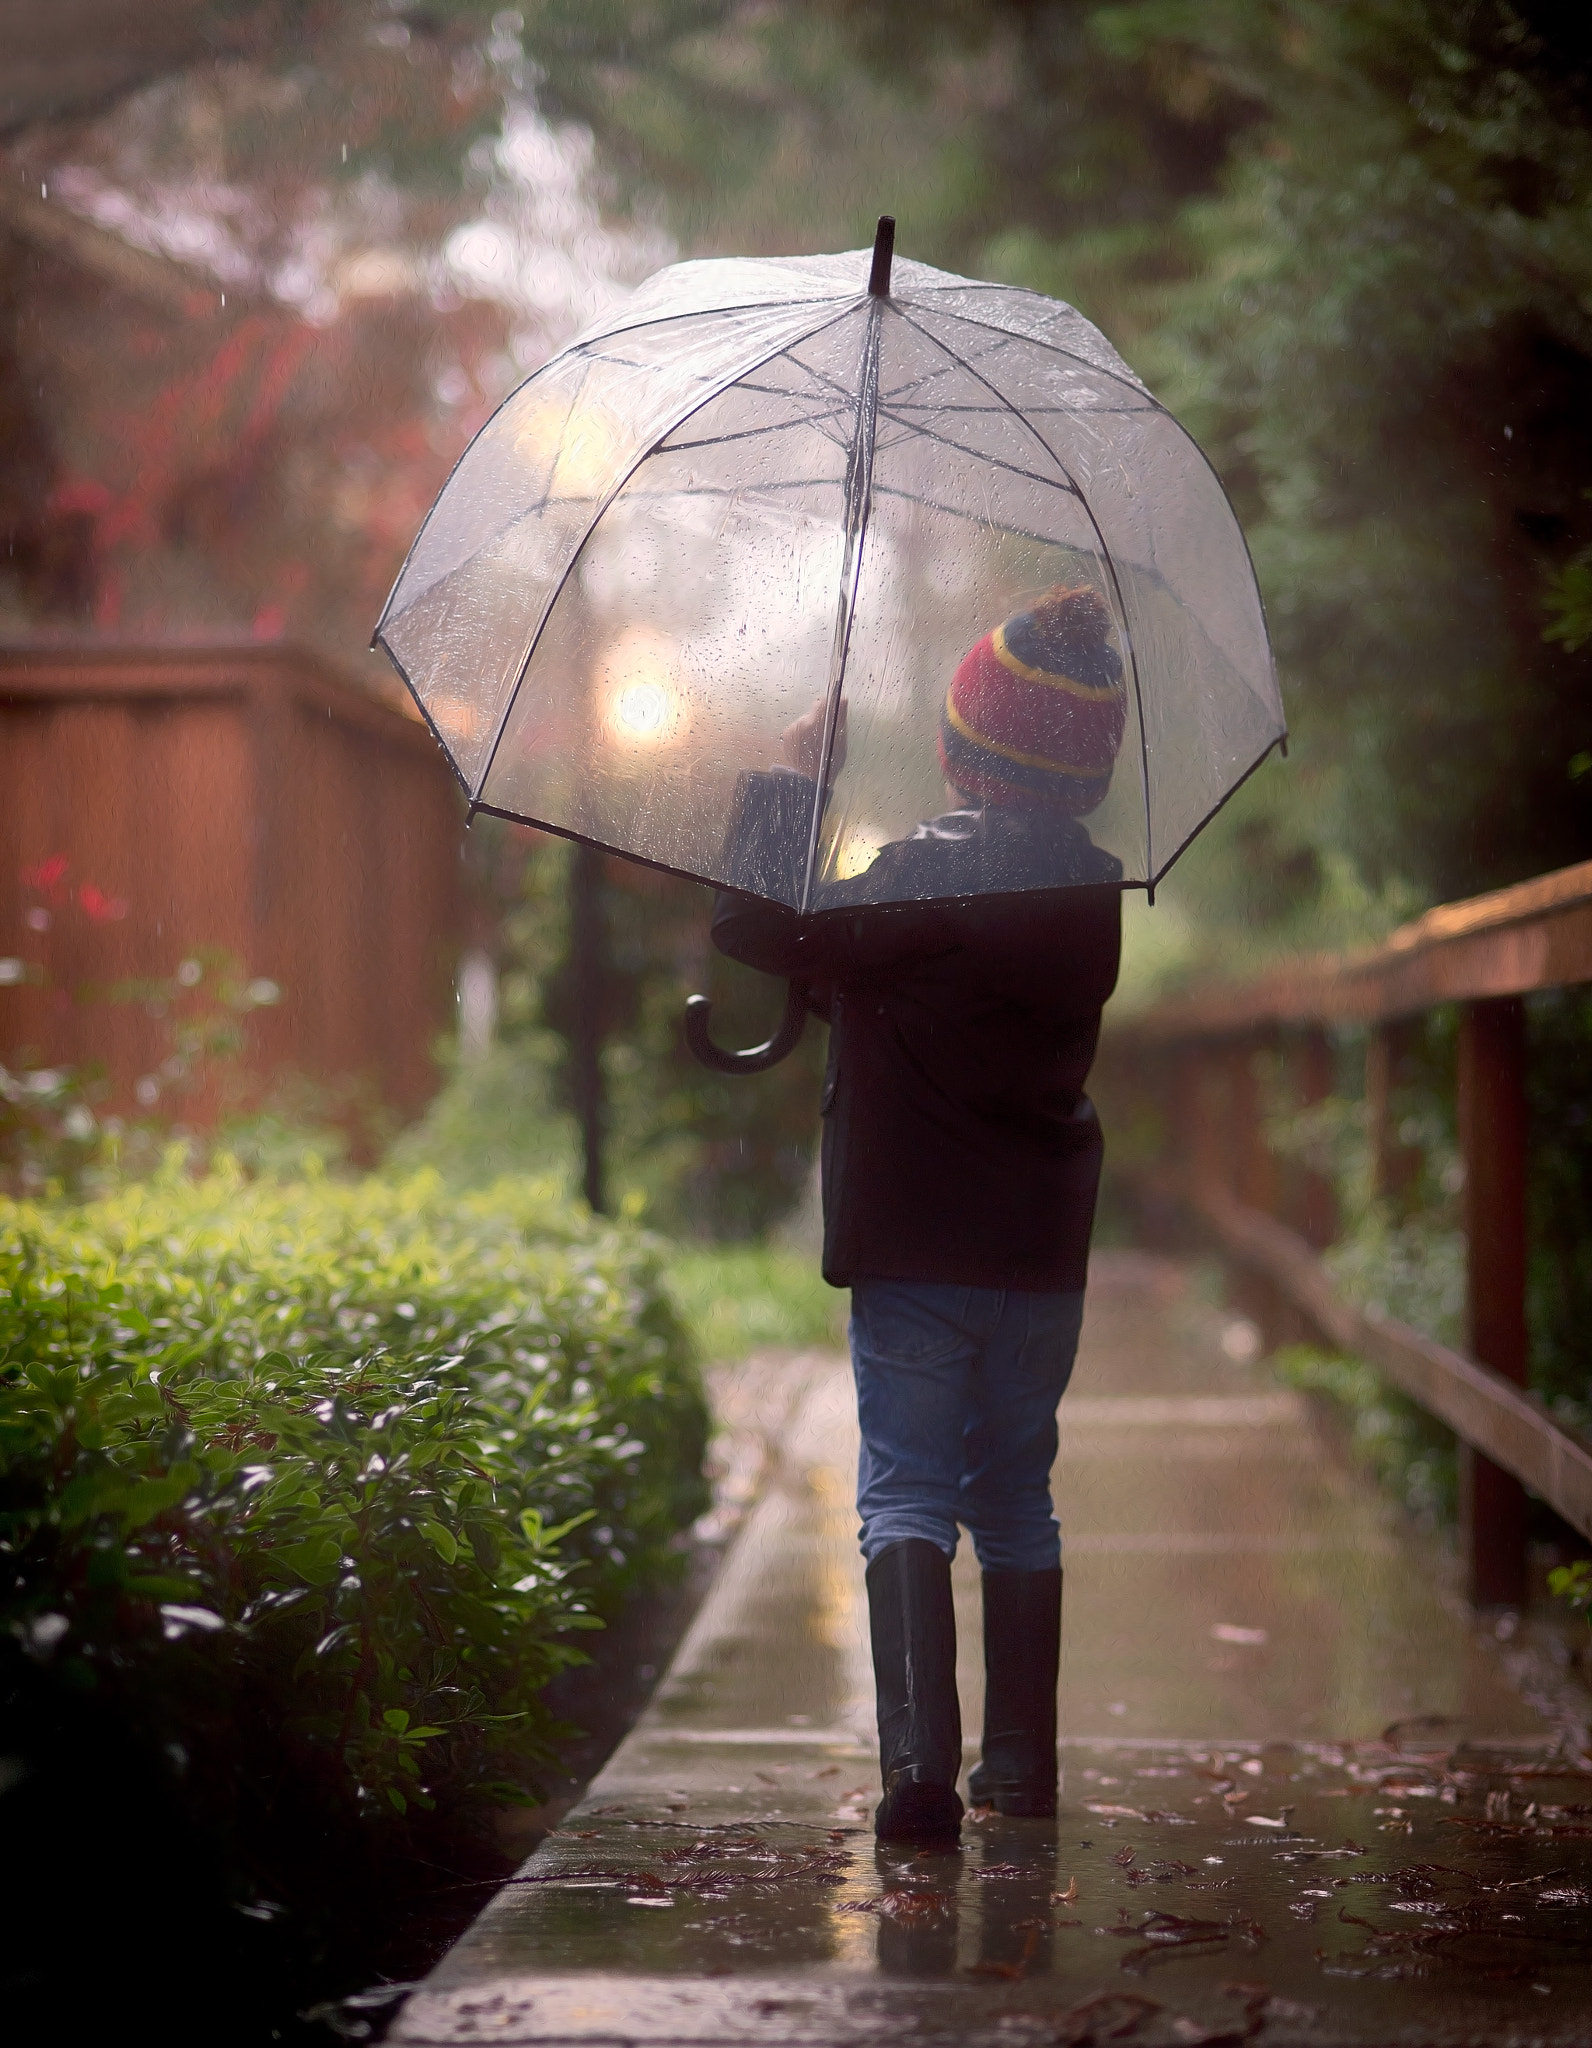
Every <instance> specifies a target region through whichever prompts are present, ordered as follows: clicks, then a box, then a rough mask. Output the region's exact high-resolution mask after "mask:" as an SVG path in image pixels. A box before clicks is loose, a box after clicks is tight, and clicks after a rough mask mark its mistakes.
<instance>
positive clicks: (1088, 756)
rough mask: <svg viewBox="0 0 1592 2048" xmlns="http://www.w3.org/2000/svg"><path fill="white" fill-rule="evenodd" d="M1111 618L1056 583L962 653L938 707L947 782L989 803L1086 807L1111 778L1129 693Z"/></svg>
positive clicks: (1099, 602) (1077, 810)
mask: <svg viewBox="0 0 1592 2048" xmlns="http://www.w3.org/2000/svg"><path fill="white" fill-rule="evenodd" d="M1111 630H1112V619H1111V613H1110V611H1109V610H1108V609H1107V607H1106V604H1105V600H1104V599H1103V598H1102V597H1101V596H1100V593H1099V592H1098V591H1097V590H1095V589H1093V588H1092V587H1091V586H1090V585H1089V584H1086V583H1085V584H1077V585H1073V586H1068V585H1065V584H1060V583H1058V584H1055V585H1054V586H1053V587H1052V588H1051V589H1049V590H1047V591H1046V592H1045V594H1044V596H1043V597H1042V598H1040V600H1039V602H1038V603H1037V604H1036V605H1034V607H1033V608H1032V610H1030V611H1026V612H1015V613H1013V615H1012V616H1011V618H1009V619H1008V620H1007V621H1006V623H1005V624H1004V625H1003V626H997V627H996V628H995V630H994V632H993V633H986V634H985V635H984V637H983V639H982V640H980V641H979V643H978V645H977V646H976V647H974V648H972V649H970V650H969V652H968V653H967V654H966V655H965V656H964V657H963V659H962V664H961V666H960V667H959V668H958V669H957V671H956V674H955V676H954V677H953V678H952V680H951V687H950V689H949V690H948V691H947V692H946V695H945V708H944V710H943V711H942V712H941V714H940V763H941V766H942V767H943V768H944V770H945V775H946V780H947V781H949V782H951V783H953V784H954V785H955V786H956V788H958V789H961V790H965V791H966V792H967V793H968V795H969V796H981V797H983V798H985V799H986V800H987V801H988V802H990V803H995V804H1011V805H1013V806H1017V807H1022V808H1027V809H1037V808H1041V807H1043V808H1045V809H1049V810H1062V811H1066V812H1068V813H1070V814H1071V815H1072V816H1073V817H1081V816H1082V815H1083V814H1084V813H1085V812H1086V811H1092V810H1093V809H1094V808H1095V806H1096V805H1097V804H1098V803H1099V802H1100V801H1101V799H1102V798H1103V797H1104V796H1105V793H1106V791H1107V790H1108V789H1109V788H1110V786H1111V770H1112V767H1113V766H1114V764H1115V762H1116V758H1117V749H1118V748H1119V747H1120V746H1121V745H1122V728H1123V723H1124V720H1125V717H1126V709H1127V699H1126V696H1125V694H1124V691H1123V687H1122V661H1121V658H1120V656H1119V655H1118V654H1117V651H1116V649H1115V648H1114V647H1113V646H1112V645H1111V637H1110V636H1111Z"/></svg>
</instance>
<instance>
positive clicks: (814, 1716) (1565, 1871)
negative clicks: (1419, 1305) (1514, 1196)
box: [394, 1253, 1592, 2048]
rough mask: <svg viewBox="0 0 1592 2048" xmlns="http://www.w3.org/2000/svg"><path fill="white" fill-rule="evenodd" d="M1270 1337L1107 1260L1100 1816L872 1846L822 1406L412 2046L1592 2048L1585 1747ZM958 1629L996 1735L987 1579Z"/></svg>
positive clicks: (1075, 1632) (1089, 1336) (1095, 1553)
mask: <svg viewBox="0 0 1592 2048" xmlns="http://www.w3.org/2000/svg"><path fill="white" fill-rule="evenodd" d="M1243 1336H1244V1331H1243V1329H1242V1326H1239V1325H1236V1324H1234V1323H1232V1322H1231V1321H1229V1320H1228V1319H1226V1318H1224V1317H1222V1316H1221V1315H1219V1314H1218V1313H1216V1312H1215V1311H1213V1310H1211V1309H1209V1308H1205V1307H1202V1306H1201V1304H1200V1302H1199V1301H1198V1299H1197V1296H1196V1294H1195V1292H1194V1290H1193V1289H1192V1287H1191V1285H1190V1282H1189V1278H1188V1275H1187V1274H1186V1273H1185V1272H1184V1271H1183V1270H1182V1269H1180V1268H1178V1267H1176V1266H1174V1265H1171V1264H1169V1263H1167V1262H1163V1261H1159V1260H1155V1259H1151V1258H1148V1257H1144V1256H1141V1255H1137V1254H1125V1253H1119V1254H1107V1255H1102V1256H1100V1257H1099V1258H1098V1259H1097V1261H1096V1269H1095V1274H1094V1279H1093V1283H1092V1286H1091V1295H1090V1307H1089V1314H1088V1318H1087V1321H1086V1326H1085V1338H1084V1346H1083V1351H1082V1355H1081V1358H1080V1365H1079V1370H1078V1374H1077V1376H1076V1379H1075V1382H1074V1386H1073V1388H1072V1389H1071V1390H1070V1391H1069V1393H1068V1395H1067V1398H1066V1400H1065V1401H1064V1402H1063V1404H1062V1422H1063V1443H1062V1455H1061V1459H1060V1461H1059V1464H1058V1468H1057V1482H1056V1490H1057V1499H1058V1503H1059V1513H1060V1517H1061V1521H1062V1526H1063V1530H1064V1532H1065V1539H1066V1556H1067V1579H1066V1603H1065V1620H1064V1651H1063V1658H1064V1675H1063V1685H1062V1728H1063V1761H1064V1767H1065V1770H1064V1790H1063V1805H1062V1813H1061V1818H1060V1820H1059V1821H1058V1822H1056V1823H1055V1824H1050V1823H1039V1822H1004V1821H1000V1820H994V1819H991V1820H985V1821H983V1822H982V1823H970V1824H969V1825H968V1826H967V1827H966V1828H965V1829H964V1833H963V1849H962V1852H961V1854H960V1855H941V1854H920V1855H910V1854H902V1853H900V1852H898V1851H891V1852H883V1851H879V1850H877V1849H876V1847H875V1845H874V1842H873V1840H872V1835H871V1832H870V1829H869V1816H870V1814H871V1810H872V1804H873V1801H874V1799H875V1797H876V1796H877V1779H876V1767H875V1759H874V1755H873V1747H872V1734H871V1727H870V1722H871V1713H872V1709H871V1686H870V1679H869V1672H868V1667H867V1653H866V1624H865V1615H864V1612H863V1607H862V1579H861V1571H860V1566H859V1563H858V1560H857V1556H856V1550H855V1541H854V1518H853V1515H852V1511H851V1505H850V1500H851V1485H852V1464H853V1460H854V1456H855V1430H854V1424H853V1422H852V1418H851V1413H850V1386H849V1378H848V1375H847V1373H846V1370H845V1367H844V1362H843V1361H841V1360H834V1361H824V1360H821V1359H819V1360H812V1361H809V1362H808V1363H807V1365H806V1366H805V1367H804V1368H803V1369H802V1372H801V1373H800V1374H799V1375H798V1379H797V1381H796V1383H794V1384H793V1383H792V1380H791V1375H790V1368H789V1366H788V1365H787V1366H785V1367H784V1368H782V1372H783V1379H782V1383H781V1387H780V1399H781V1402H782V1403H788V1406H789V1412H790V1415H791V1418H792V1419H791V1421H790V1423H789V1425H788V1427H787V1428H786V1430H785V1432H784V1446H783V1459H782V1462H781V1464H780V1467H779V1469H778V1472H777V1474H776V1475H775V1478H774V1481H773V1483H772V1484H770V1485H769V1486H768V1487H767V1488H766V1489H765V1491H764V1492H763V1494H762V1496H761V1498H760V1500H759V1501H758V1504H757V1505H756V1507H755V1508H754V1510H753V1511H752V1513H751V1515H750V1517H749V1518H748V1521H747V1523H746V1525H745V1527H744V1528H743V1530H742V1531H741V1533H740V1536H739V1537H738V1539H737V1541H736V1543H735V1545H734V1547H733V1549H732V1550H731V1552H730V1554H729V1556H728V1557H727V1559H726V1562H725V1564H724V1567H723V1569H722V1571H721V1573H720V1576H719V1578H718V1580H717V1581H716V1583H715V1585H714V1587H713V1589H712V1591H711V1593H710V1594H709V1596H708V1599H707V1601H706V1602H705V1604H704V1606H703V1608H702V1610H701V1611H700V1613H699V1615H698V1617H697V1619H696V1622H695V1624H694V1625H693V1627H692V1629H691V1631H690V1633H689V1634H688V1636H687V1638H686V1640H685V1642H684V1643H683V1644H682V1646H681V1649H680V1651H679V1653H678V1655H677V1656H676V1659H675V1662H674V1665H673V1666H672V1668H671V1670H670V1672H669V1674H668V1676H667V1678H666V1679H665V1681H664V1683H663V1684H662V1686H661V1687H660V1689H659V1692H658V1694H657V1696H656V1698H655V1700H654V1702H653V1704H652V1706H651V1707H650V1708H649V1710H648V1712H647V1714H646V1715H645V1717H644V1718H643V1720H642V1721H641V1722H640V1723H639V1724H638V1726H637V1727H636V1729H635V1730H634V1731H633V1733H632V1734H631V1735H630V1737H629V1738H628V1739H627V1740H626V1742H625V1743H624V1744H623V1745H622V1746H621V1748H620V1749H619V1750H618V1751H617V1752H616V1754H615V1755H614V1757H613V1759H612V1760H611V1762H610V1763H609V1765H608V1767H607V1768H606V1769H605V1770H604V1772H603V1773H602V1775H601V1776H600V1777H599V1778H598V1779H597V1781H596V1782H595V1783H594V1784H593V1785H592V1787H591V1789H590V1791H589V1793H588V1795H587V1797H586V1799H585V1800H584V1801H583V1802H582V1804H581V1805H580V1806H579V1807H578V1808H577V1809H575V1811H573V1812H572V1813H571V1814H570V1815H569V1816H568V1818H567V1819H566V1820H565V1822H564V1824H563V1825H562V1827H561V1828H560V1829H559V1830H558V1831H557V1832H556V1833H555V1834H554V1835H553V1836H551V1837H549V1839H548V1840H547V1841H546V1842H545V1843H544V1844H543V1846H542V1848H541V1849H540V1850H538V1852H537V1854H536V1855H535V1856H534V1857H532V1858H531V1860H530V1861H529V1863H527V1865H526V1866H525V1867H524V1869H523V1870H522V1871H521V1872H520V1873H519V1875H518V1876H517V1877H516V1878H515V1879H514V1880H513V1881H511V1883H510V1884H508V1885H507V1886H505V1888H504V1889H503V1891H502V1892H501V1893H499V1894H498V1896H497V1897H496V1898H495V1899H494V1901H493V1903H492V1904H491V1906H490V1907H489V1908H488V1909H487V1911H486V1912H485V1913H483V1915H482V1916H481V1918H480V1919H479V1920H478V1921H477V1923H476V1924H475V1926H474V1927H473V1928H472V1930H471V1931H470V1933H469V1934H468V1935H467V1936H466V1937H465V1938H464V1940H462V1941H461V1942H460V1943H459V1944H458V1946H457V1947H456V1948H455V1949H454V1950H453V1951H452V1952H451V1954H450V1955H449V1956H448V1957H447V1958H446V1959H445V1960H444V1962H443V1963H442V1964H441V1966H440V1967H439V1968H438V1970H437V1971H436V1972H435V1973H434V1974H433V1976H432V1977H431V1978H430V1979H429V1980H428V1982H427V1984H426V1985H425V1986H423V1987H422V1989H421V1990H420V1991H419V1992H418V1993H417V1994H416V1995H415V1996H413V1997H412V1998H411V1999H410V2000H409V2003H408V2005H407V2006H406V2007H405V2009H404V2011H403V2013H402V2014H401V2016H400V2018H399V2020H398V2022H397V2025H396V2027H395V2029H394V2037H395V2038H397V2039H400V2040H403V2041H406V2042H409V2043H427V2042H430V2043H439V2044H440V2043H444V2042H446V2043H464V2042H486V2041H502V2042H526V2043H530V2042H537V2043H550V2042H570V2043H574V2042H582V2043H595V2042H599V2041H601V2042H618V2041H634V2042H646V2043H663V2042H680V2043H687V2042H704V2043H707V2042H712V2043H730V2042H768V2043H774V2042H792V2043H813V2044H820V2043H823V2044H829V2043H835V2044H839V2043H850V2042H858V2043H861V2042H873V2041H876V2040H883V2039H888V2040H890V2041H892V2042H894V2041H903V2042H908V2043H924V2044H931V2043H938V2042H942V2041H979V2042H989V2043H996V2042H1000V2043H1009V2044H1014V2048H1021V2044H1024V2043H1027V2042H1029V2041H1033V2042H1035V2043H1072V2044H1083V2043H1085V2042H1093V2041H1098V2042H1105V2041H1107V2040H1112V2041H1116V2040H1123V2041H1133V2042H1136V2043H1140V2044H1143V2048H1161V2044H1163V2043H1167V2044H1169V2043H1183V2044H1187V2048H1197V2044H1199V2043H1202V2042H1203V2043H1207V2044H1211V2048H1214V2044H1215V2043H1216V2042H1218V2041H1220V2042H1223V2043H1227V2042H1234V2041H1239V2040H1246V2039H1255V2040H1259V2041H1261V2042H1263V2043H1268V2044H1269V2043H1278V2044H1284V2043H1292V2042H1296V2041H1297V2042H1299V2043H1302V2044H1303V2043H1320V2044H1322V2048H1328V2044H1342V2048H1347V2044H1349V2043H1366V2044H1369V2043H1381V2042H1389V2043H1393V2042H1398V2043H1407V2044H1411V2048H1413V2044H1415V2043H1421V2042H1430V2043H1439V2042H1441V2043H1453V2044H1459V2043H1482V2042H1486V2043H1489V2044H1492V2043H1514V2044H1520V2048H1525V2044H1527V2043H1531V2042H1541V2043H1550V2042H1551V2043H1555V2044H1566V2048H1567V2044H1570V2043H1587V2044H1592V1768H1589V1766H1588V1764H1587V1762H1586V1760H1585V1759H1584V1757H1583V1755H1582V1753H1581V1752H1582V1747H1583V1745H1582V1741H1581V1740H1580V1739H1579V1738H1578V1737H1577V1736H1576V1734H1575V1733H1574V1731H1573V1730H1571V1729H1568V1728H1567V1727H1566V1726H1563V1725H1561V1726H1559V1727H1555V1726H1553V1725H1551V1724H1550V1722H1549V1721H1548V1720H1547V1719H1545V1718H1544V1716H1543V1715H1542V1714H1541V1713H1539V1712H1537V1711H1536V1710H1534V1708H1533V1707H1531V1706H1529V1705H1527V1704H1526V1702H1525V1700H1524V1699H1523V1698H1522V1696H1521V1694H1520V1692H1519V1691H1518V1690H1516V1688H1515V1686H1514V1685H1512V1684H1511V1683H1510V1680H1509V1653H1508V1652H1507V1651H1502V1650H1500V1648H1499V1646H1498V1645H1497V1644H1495V1643H1493V1642H1490V1641H1488V1640H1486V1639H1484V1638H1483V1637H1482V1636H1481V1635H1479V1634H1478V1633H1477V1632H1475V1631H1474V1630H1473V1629H1471V1628H1470V1627H1469V1626H1468V1625H1467V1624H1466V1623H1465V1622H1464V1621H1463V1619H1462V1618H1461V1617H1460V1615H1459V1613H1458V1610H1457V1609H1456V1608H1454V1607H1452V1606H1451V1605H1450V1604H1448V1603H1447V1602H1446V1600H1445V1598H1444V1595H1443V1571H1442V1567H1441V1563H1440V1560H1439V1559H1438V1557H1437V1554H1436V1552H1435V1551H1433V1550H1430V1549H1429V1548H1427V1547H1426V1546H1425V1545H1424V1544H1423V1543H1422V1542H1421V1541H1420V1540H1419V1539H1418V1538H1416V1537H1414V1536H1413V1535H1412V1534H1411V1532H1410V1530H1409V1528H1408V1525H1407V1524H1405V1523H1403V1522H1401V1521H1400V1520H1399V1519H1398V1518H1397V1517H1396V1516H1395V1515H1394V1514H1393V1513H1392V1512H1391V1511H1390V1510H1389V1509H1388V1507H1387V1506H1386V1504H1385V1503H1384V1502H1383V1501H1382V1500H1381V1499H1380V1498H1379V1497H1378V1496H1377V1495H1376V1493H1375V1492H1374V1491H1373V1490H1372V1489H1370V1488H1369V1487H1367V1486H1366V1485H1365V1484H1364V1483H1363V1482H1362V1481H1360V1480H1359V1479H1357V1478H1356V1477H1354V1476H1352V1475H1351V1474H1349V1473H1348V1472H1347V1471H1346V1470H1345V1469H1344V1467H1343V1465H1342V1464H1341V1462H1340V1461H1339V1460H1338V1459H1337V1458H1336V1457H1335V1456H1334V1455H1333V1453H1332V1451H1331V1449H1330V1447H1329V1446H1328V1444H1327V1443H1326V1441H1325V1440H1324V1438H1323V1437H1322V1436H1321V1434H1320V1433H1319V1426H1318V1424H1317V1422H1316V1421H1315V1419H1314V1417H1313V1415H1312V1413H1311V1410H1310V1409H1309V1407H1308V1405H1307V1404H1306V1403H1304V1402H1303V1401H1301V1400H1299V1399H1298V1398H1296V1397H1295V1396H1293V1395H1291V1394H1289V1393H1286V1392H1283V1391H1279V1390H1278V1388H1277V1387H1276V1385H1275V1383H1274V1382H1272V1381H1271V1380H1269V1379H1268V1377H1267V1376H1266V1374H1265V1372H1264V1370H1263V1369H1262V1368H1260V1367H1259V1366H1257V1365H1255V1364H1253V1363H1249V1362H1246V1361H1245V1360H1244V1358H1243V1357H1242V1352H1243V1349H1244V1346H1243V1343H1242V1339H1243ZM1224 1338H1225V1340H1226V1343H1225V1348H1224V1341H1223V1340H1224ZM1233 1352H1238V1353H1239V1354H1240V1355H1239V1356H1236V1357H1235V1356H1232V1355H1230V1354H1231V1353H1233ZM748 1391H749V1390H748V1389H747V1388H746V1387H745V1386H744V1385H743V1386H742V1387H740V1388H739V1389H738V1390H737V1393H738V1398H740V1399H741V1400H742V1401H743V1402H744V1401H745V1400H746V1399H747V1398H748ZM751 1391H752V1393H754V1394H755V1389H753V1390H751ZM958 1598H959V1618H960V1626H961V1632H962V1645H963V1654H962V1694H963V1711H964V1718H965V1721H966V1725H967V1727H968V1729H969V1730H970V1731H971V1732H973V1733H975V1734H976V1731H977V1728H978V1725H979V1717H980V1712H981V1699H980V1694H981V1683H980V1680H981V1673H980V1670H979V1648H978V1645H979V1631H978V1620H977V1612H978V1610H977V1575H976V1572H975V1570H974V1569H973V1567H972V1564H971V1561H970V1559H968V1558H966V1557H965V1556H964V1557H963V1558H962V1559H961V1560H959V1563H958ZM1514 1675H1515V1676H1516V1677H1518V1676H1519V1671H1518V1670H1517V1671H1516V1672H1515V1674H1514ZM971 1753H972V1752H971V1745H970V1755H971Z"/></svg>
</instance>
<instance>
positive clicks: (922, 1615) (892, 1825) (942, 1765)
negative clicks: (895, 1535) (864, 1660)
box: [868, 1537, 962, 1848]
mask: <svg viewBox="0 0 1592 2048" xmlns="http://www.w3.org/2000/svg"><path fill="white" fill-rule="evenodd" d="M868 1633H869V1635H870V1637H871V1639H872V1643H873V1679H874V1686H875V1689H876V1691H877V1694H878V1703H879V1775H880V1777H881V1778H882V1779H883V1781H884V1798H883V1799H882V1800H881V1801H880V1802H879V1810H878V1812H877V1813H876V1814H875V1815H874V1821H873V1827H874V1833H875V1834H876V1835H877V1836H878V1838H879V1840H880V1841H881V1842H916V1843H918V1844H919V1845H920V1846H928V1845H938V1846H940V1847H947V1848H948V1847H951V1846H953V1845H954V1844H955V1842H956V1840H957V1837H958V1835H959V1833H960V1831H961V1826H962V1802H961V1800H960V1799H958V1798H957V1796H956V1780H957V1777H958V1775H959V1773H960V1771H961V1768H962V1714H961V1709H960V1706H959V1705H958V1702H957V1697H956V1614H955V1610H954V1609H953V1608H952V1605H951V1561H950V1559H949V1558H948V1557H947V1556H946V1555H945V1553H944V1551H942V1550H941V1549H940V1548H939V1547H938V1545H936V1544H933V1543H927V1542H925V1541H924V1540H923V1539H922V1538H921V1537H909V1538H908V1539H907V1540H906V1541H905V1542H904V1543H892V1544H891V1545H890V1547H889V1549H888V1550H883V1551H881V1552H880V1553H879V1555H878V1556H877V1557H876V1558H875V1559H874V1561H873V1563H872V1564H870V1565H869V1567H868Z"/></svg>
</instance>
